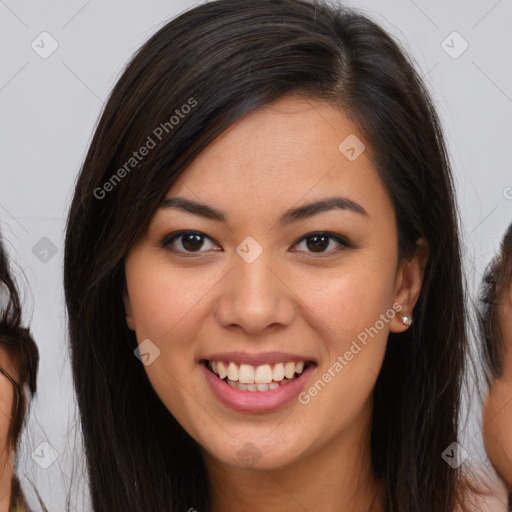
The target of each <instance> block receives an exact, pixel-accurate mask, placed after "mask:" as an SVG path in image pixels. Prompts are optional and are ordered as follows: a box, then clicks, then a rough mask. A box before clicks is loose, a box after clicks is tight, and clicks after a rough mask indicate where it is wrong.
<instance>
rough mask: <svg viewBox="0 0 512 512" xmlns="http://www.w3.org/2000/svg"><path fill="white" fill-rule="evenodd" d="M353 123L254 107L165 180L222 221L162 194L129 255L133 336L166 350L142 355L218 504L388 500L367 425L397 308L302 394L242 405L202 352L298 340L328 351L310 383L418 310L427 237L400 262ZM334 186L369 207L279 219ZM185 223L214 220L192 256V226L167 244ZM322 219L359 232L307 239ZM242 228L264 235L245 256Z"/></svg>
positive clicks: (320, 112) (291, 348) (356, 504)
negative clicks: (319, 247)
mask: <svg viewBox="0 0 512 512" xmlns="http://www.w3.org/2000/svg"><path fill="white" fill-rule="evenodd" d="M350 134H356V135H357V137H358V138H359V139H360V140H362V141H364V137H363V136H362V134H360V133H359V131H358V130H357V128H356V126H355V125H354V124H353V123H352V122H351V121H350V120H349V119H348V117H346V116H345V115H344V113H343V112H341V111H340V110H338V109H334V108H333V107H331V106H329V105H328V104H327V103H325V102H322V101H313V100H306V99H304V98H301V97H300V96H297V95H289V96H286V97H284V98H281V99H279V100H278V101H276V102H274V103H273V104H272V105H268V106H266V107H265V108H263V109H261V110H259V111H257V112H253V113H251V114H249V115H247V116H246V117H244V118H243V119H241V120H239V121H238V122H237V123H236V124H234V125H233V126H231V127H230V129H229V130H227V131H226V132H225V133H223V134H222V135H221V136H220V137H219V138H217V139H216V140H215V141H214V142H213V143H212V144H210V145H209V146H208V147H207V148H206V149H205V150H204V151H203V152H202V153H201V154H200V155H199V156H198V157H197V158H196V160H195V161H194V162H193V163H192V164H191V165H190V166H189V168H188V169H187V170H186V172H185V173H184V174H183V175H182V176H181V177H180V179H179V181H178V182H177V183H175V184H174V185H173V186H172V187H171V189H170V190H169V191H168V194H167V197H171V196H172V197H176V196H180V197H184V198H187V199H191V200H193V201H199V202H202V203H206V204H208V205H211V206H214V207H215V208H217V209H220V210H222V211H224V212H225V213H226V215H227V223H226V224H222V223H220V222H216V221H213V220H208V219H204V218H201V217H199V216H196V215H193V214H191V213H187V212H183V211H179V210H177V209H171V208H167V209H159V210H158V211H157V213H156V214H155V216H154V217H153V219H152V221H151V223H150V226H149V228H148V230H147V232H146V234H145V236H143V238H142V239H140V240H139V241H138V242H137V243H136V244H135V245H134V246H133V248H132V250H131V251H130V252H129V254H128V255H127V257H126V262H125V271H126V280H127V290H128V293H127V294H126V295H125V296H124V303H125V310H126V321H127V324H128V326H129V327H130V328H131V329H133V330H134V331H135V332H136V336H137V340H138V342H139V343H141V342H142V341H143V340H144V339H146V338H149V339H150V340H152V342H153V343H154V344H155V345H157V346H158V347H159V349H160V351H161V353H160V356H159V357H158V358H156V359H155V360H154V362H153V363H152V364H150V365H148V366H145V370H146V372H147V374H148V377H149V379H150V381H151V383H152V385H153V387H154V389H155V391H156V393H157V394H158V396H159V397H160V398H161V400H162V401H163V403H164V404H165V405H166V407H167V408H168V409H169V411H171V413H172V414H173V415H174V416H175V417H176V418H177V420H178V421H179V422H180V423H181V425H183V427H184V428H185V429H186V430H187V432H188V433H189V434H190V435H191V436H192V437H193V438H194V439H195V440H196V441H197V442H198V443H199V445H200V447H201V449H202V453H203V456H204V460H205V465H206V468H207V471H208V474H209V477H210V479H211V482H212V489H213V493H212V502H213V503H212V508H211V511H212V512H220V511H221V510H222V511H223V512H232V511H235V510H236V511H237V512H245V511H251V512H259V511H266V512H269V511H279V512H288V511H296V510H297V509H301V510H302V507H303V508H304V509H306V510H316V511H320V512H326V511H334V510H336V511H337V510H353V511H356V512H357V511H365V512H366V511H368V510H373V511H379V510H383V505H382V498H383V495H382V492H381V491H382V482H378V481H376V479H375V478H374V475H373V474H372V472H371V469H370V452H369V447H370V440H369V428H370V422H371V410H372V390H373V388H374V385H375V381H376V379H377V376H378V374H379V371H380V368H381V365H382V360H383V357H384V352H385V347H386V341H387V337H388V334H389V331H392V332H401V331H404V330H405V329H407V328H408V327H407V326H406V325H404V324H403V322H402V321H401V319H400V318H399V317H398V315H397V316H395V317H394V318H393V319H392V320H391V321H390V322H389V323H385V325H384V328H383V329H381V330H380V331H379V333H378V335H376V336H374V338H373V339H371V341H370V342H369V343H368V344H367V345H366V346H365V347H364V348H363V349H362V350H361V351H360V352H359V353H358V354H357V356H355V357H354V359H353V360H352V361H350V363H349V364H348V365H347V366H346V367H344V368H343V370H342V371H341V372H339V373H338V374H337V376H336V377H335V378H334V379H332V380H331V382H330V383H329V384H328V385H327V386H325V388H324V389H322V391H321V392H320V393H318V395H317V396H315V397H314V398H312V399H311V401H310V403H308V404H307V405H302V404H300V403H299V402H298V401H297V400H293V401H292V402H291V403H289V404H288V405H286V406H285V407H283V408H281V409H279V410H276V411H273V412H270V413H264V414H251V413H241V412H236V411H234V410H231V409H229V408H227V407H226V406H224V405H223V404H222V403H220V402H219V401H218V400H217V398H216V397H215V395H214V394H213V393H212V392H211V391H210V388H209V386H208V383H207V382H206V380H205V378H204V376H203V373H202V369H201V367H200V365H199V360H200V359H201V358H204V357H206V356H207V355H209V354H212V353H214V352H224V351H245V352H250V353H260V352H268V351H284V352H289V353H292V354H298V355H304V356H306V357H305V359H314V360H316V361H317V362H318V367H317V368H316V369H315V372H314V374H313V375H312V376H311V378H310V380H309V382H308V383H307V384H306V388H308V387H309V386H310V385H311V384H312V383H314V382H316V380H317V379H318V378H320V376H321V375H322V374H323V373H324V372H326V371H327V369H328V368H330V367H331V366H332V364H333V363H334V361H336V358H337V357H338V356H339V355H343V354H344V353H345V352H346V351H347V350H348V348H349V347H350V345H351V343H352V341H353V340H355V339H356V337H357V335H358V334H359V333H360V332H362V331H364V329H365V328H366V327H370V326H373V325H374V324H375V322H376V321H377V320H378V319H379V315H381V314H384V313H385V312H386V311H387V310H388V309H390V308H392V305H393V304H394V303H400V304H401V305H402V308H403V309H402V311H403V312H404V313H405V314H410V312H411V311H412V309H413V307H414V304H415V303H416V301H417V299H418V296H419V293H420V290H421V284H422V280H423V275H424V269H425V265H426V263H427V259H428V247H427V245H426V243H425V241H424V240H420V242H419V244H418V249H417V252H416V254H415V255H414V256H413V257H412V258H410V259H409V260H406V261H403V262H400V263H399V262H398V261H397V230H396V220H395V214H394V209H393V206H392V202H391V198H390V196H389V194H388V192H387V189H386V188H385V187H384V185H383V183H382V182H381V180H380V178H379V176H378V174H377V172H376V170H375V169H374V167H373V166H372V164H371V163H370V161H369V159H368V158H367V156H366V154H365V153H364V152H363V154H362V155H361V156H359V158H357V159H356V160H355V161H349V160H348V159H347V158H346V157H345V156H344V155H342V154H341V153H340V151H339V150H338V145H339V144H340V143H341V142H342V141H343V140H344V139H345V138H346V137H347V136H348V135H350ZM367 147H368V145H367ZM333 196H343V197H347V198H349V199H351V200H353V201H355V202H357V203H358V204H359V205H361V206H363V207H364V209H365V210H366V211H367V213H368V216H364V215H361V214H358V213H355V212H352V211H348V210H331V211H327V212H322V213H319V214H317V215H315V216H313V217H310V218H308V219H303V220H300V221H298V222H295V223H293V224H290V225H288V226H284V227H282V226H280V225H279V224H278V223H277V219H278V218H279V217H280V216H281V215H282V214H283V213H284V212H285V211H286V210H288V209H290V208H292V207H297V206H301V205H304V204H307V203H310V202H313V201H315V200H319V199H320V198H325V197H333ZM181 229H183V230H188V229H190V230H196V231H200V232H202V233H204V234H205V235H206V238H204V243H203V246H202V247H199V248H198V249H197V250H196V251H195V252H196V253H197V251H199V252H200V254H199V255H196V257H187V256H186V255H185V256H183V254H184V253H185V252H186V248H184V246H183V245H182V242H183V238H181V239H177V240H175V241H174V242H173V245H172V246H171V247H174V248H175V249H176V250H177V251H181V252H178V253H177V254H173V253H172V252H171V251H170V250H169V248H162V247H161V246H160V245H159V243H160V241H161V240H162V239H163V238H164V237H165V236H166V235H168V234H170V233H172V232H174V231H177V230H181ZM327 230H328V231H331V232H334V233H337V234H340V235H342V236H344V237H346V238H348V239H349V240H350V242H351V243H352V244H353V247H352V248H343V249H342V250H341V251H336V248H338V247H340V244H339V243H338V242H336V241H335V240H334V239H331V241H329V242H326V243H325V246H324V249H323V253H322V252H320V253H318V252H315V249H314V247H313V248H312V244H309V245H308V244H307V240H304V239H303V237H304V235H306V234H309V233H310V232H317V231H327ZM247 236H251V237H253V238H254V239H255V240H256V241H257V242H258V244H259V245H260V246H261V247H262V249H263V252H262V254H261V255H260V256H259V257H258V258H257V259H256V260H255V261H254V262H252V263H250V264H249V263H247V262H246V261H245V260H244V259H242V258H241V257H240V256H239V255H238V253H237V252H236V248H237V246H238V245H239V244H240V243H241V242H242V241H243V240H244V239H245V238H246V237H247ZM186 247H189V246H187V245H186ZM188 252H189V253H190V252H193V250H192V251H190V250H189V251H188ZM246 443H252V444H253V445H254V446H255V447H256V448H257V450H258V452H259V454H260V459H259V460H258V461H257V462H256V463H255V464H254V465H253V466H250V467H247V465H244V463H243V462H241V461H240V460H239V458H238V456H237V454H238V452H239V451H240V450H241V449H242V448H243V447H244V445H245V444H246ZM376 494H379V496H378V498H377V499H376V500H375V502H374V504H373V506H372V505H371V503H372V500H373V499H374V497H375V496H376ZM320 495H321V496H322V499H321V500H319V499H318V496H320Z"/></svg>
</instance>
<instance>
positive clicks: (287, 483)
mask: <svg viewBox="0 0 512 512" xmlns="http://www.w3.org/2000/svg"><path fill="white" fill-rule="evenodd" d="M369 419H371V414H369ZM354 427H356V428H352V429H350V428H349V429H347V430H346V431H344V432H343V433H342V434H340V435H339V436H337V437H336V438H335V439H333V440H332V441H331V442H329V443H327V444H325V445H324V446H323V447H322V448H321V449H319V450H316V451H315V452H314V453H313V454H309V455H303V456H302V457H301V458H300V460H297V461H294V463H293V464H290V465H289V466H286V467H284V468H279V469H274V470H258V469H254V468H250V469H247V468H239V467H233V466H228V465H226V464H224V463H222V462H220V461H219V460H218V459H213V458H212V457H211V455H210V454H208V453H206V452H203V454H204V460H205V465H206V468H207V471H208V474H209V477H210V488H211V511H210V512H221V511H222V512H296V511H297V510H315V511H317V512H335V511H342V510H350V511H352V512H382V511H383V510H384V507H383V495H384V488H383V485H382V482H378V481H377V480H376V479H375V478H374V475H373V471H372V469H371V463H370V443H369V435H368V434H369V422H368V429H367V430H366V432H362V430H364V429H360V424H358V425H354ZM350 430H352V431H350ZM320 496H321V499H320V498H319V497H320Z"/></svg>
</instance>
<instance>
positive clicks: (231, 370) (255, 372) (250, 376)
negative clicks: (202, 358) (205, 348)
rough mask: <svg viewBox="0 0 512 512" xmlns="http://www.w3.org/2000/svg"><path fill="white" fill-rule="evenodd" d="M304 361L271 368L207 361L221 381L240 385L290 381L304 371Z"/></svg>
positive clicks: (264, 365) (268, 366)
mask: <svg viewBox="0 0 512 512" xmlns="http://www.w3.org/2000/svg"><path fill="white" fill-rule="evenodd" d="M304 364H305V361H300V362H298V363H294V362H292V361H290V362H288V363H277V364H275V365H274V367H273V368H272V366H271V365H270V364H263V365H261V366H252V365H250V364H240V365H239V364H237V363H234V362H232V361H229V362H226V361H209V365H210V368H211V369H212V370H213V372H214V373H216V374H217V375H218V376H219V377H220V378H221V379H224V378H225V377H227V378H228V379H229V380H232V381H239V382H240V383H242V384H268V383H270V382H272V381H273V380H274V381H281V380H283V379H284V378H285V377H286V378H287V379H291V378H292V377H294V375H295V374H296V373H297V374H298V375H300V374H301V373H302V372H303V371H304Z"/></svg>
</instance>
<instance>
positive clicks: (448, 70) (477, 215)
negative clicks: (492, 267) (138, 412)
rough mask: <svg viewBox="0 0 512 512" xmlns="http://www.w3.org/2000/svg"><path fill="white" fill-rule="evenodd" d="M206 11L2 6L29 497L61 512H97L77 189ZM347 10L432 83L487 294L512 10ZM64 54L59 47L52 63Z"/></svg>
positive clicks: (507, 102)
mask: <svg viewBox="0 0 512 512" xmlns="http://www.w3.org/2000/svg"><path fill="white" fill-rule="evenodd" d="M193 5H195V3H194V2H190V1H185V0H182V1H177V0H174V1H171V2H169V1H167V2H164V1H161V0H152V1H150V2H142V1H135V0H130V1H124V2H122V1H121V0H115V1H112V0H109V1H100V0H89V1H84V0H71V1H70V0H67V1H64V0H54V1H51V2H49V1H47V2H45V1H36V0H0V43H1V44H0V52H1V60H0V62H1V66H0V119H1V123H0V150H1V152H0V158H1V170H0V219H1V221H0V223H1V228H2V232H3V235H4V238H5V242H6V244H7V248H8V250H9V252H10V254H11V256H12V257H13V258H14V259H15V260H16V262H17V266H16V273H17V274H19V276H20V283H21V285H22V286H23V289H24V291H25V294H24V296H25V300H26V304H27V308H26V313H27V320H31V322H32V323H31V325H32V332H33V334H34V336H35V339H36V341H37V343H38V346H39V351H40V355H41V363H40V373H39V381H38V387H39V390H38V395H37V398H36V400H35V401H34V402H33V407H32V411H31V415H30V419H29V423H28V426H27V429H26V430H25V432H24V436H23V439H22V449H21V451H20V461H19V465H20V467H19V474H20V476H21V478H22V485H23V487H24V489H25V490H26V492H27V495H28V496H32V493H31V492H30V484H29V480H31V481H32V482H34V484H35V485H36V486H37V488H38V489H39V491H40V492H41V494H42V497H43V498H44V500H45V501H46V503H47V505H48V506H49V509H50V510H54V511H60V510H64V502H63V499H64V498H63V497H64V494H65V491H66V489H67V487H68V486H69V485H71V486H72V489H73V496H74V498H73V502H72V510H88V508H89V507H88V505H87V491H86V486H85V485H84V482H83V480H82V479H81V476H80V475H81V473H82V470H83V450H82V447H81V446H80V443H79V439H78V437H77V436H78V434H79V432H78V428H77V427H76V425H77V423H76V418H77V416H76V408H75V402H74V397H73V391H72V383H71V378H70V370H69V357H68V352H67V343H66V330H65V326H66V324H65V322H66V320H65V312H64V307H63V293H62V254H63V253H62V249H63V232H64V225H65V216H66V212H67V209H68V206H69V202H70V198H71V193H72V188H73V184H74V180H75V178H76V175H77V172H78V170H79V167H80V164H81V162H82V160H83V158H84V155H85V151H86V149H87V146H88V143H89V141H90V137H91V134H92V132H93V130H94V126H95V123H96V121H97V119H98V115H99V113H100V111H101V109H102V107H103V102H104V100H105V99H106V97H107V95H108V93H109V91H110V89H111V87H112V86H113V84H114V83H115V80H116V78H117V77H118V76H119V73H120V71H121V70H122V68H123V66H124V65H125V64H126V62H127V59H128V58H129V57H130V56H131V54H132V53H133V52H134V51H135V50H136V49H137V48H138V47H139V46H140V45H141V44H142V43H143V42H144V41H145V40H146V39H147V38H148V37H149V36H151V35H152V34H153V33H154V32H155V31H156V30H157V29H158V28H159V27H160V26H161V25H162V24H164V23H165V21H166V20H168V19H169V18H171V17H173V16H175V15H176V14H178V13H180V12H182V11H183V10H186V9H187V8H189V7H191V6H193ZM345 5H350V6H353V7H357V8H360V9H362V10H363V11H365V12H366V13H367V14H369V15H370V16H371V17H372V18H373V19H375V20H376V21H377V22H379V23H380V24H381V25H382V26H383V27H384V28H386V29H387V30H389V31H390V32H391V33H392V34H394V35H395V37H396V38H398V39H399V40H400V41H401V42H402V43H403V45H404V47H405V48H406V49H407V50H408V51H409V52H410V53H412V55H413V57H414V59H415V61H416V62H417V67H418V69H419V70H420V72H421V74H422V75H424V76H425V77H426V80H427V83H428V85H429V87H430V90H431V92H432V95H433V97H434V100H435V103H436V106H437V108H438V111H439V113H440V115H441V117H442V120H443V124H444V129H445V133H446V138H447V141H448V145H449V150H450V155H451V160H452V164H453V169H454V174H455V181H456V186H457V189H458V194H459V204H460V214H461V219H462V227H463V231H464V254H465V267H466V270H467V273H468V280H469V289H470V291H471V292H473V293H474V292H475V290H476V286H477V284H478V283H479V281H480V279H481V274H482V272H483V270H484V268H485V265H486V264H487V263H488V261H489V260H490V258H491V256H492V255H493V253H494V251H495V250H496V248H497V246H498V243H499V240H500V237H501V236H502V235H503V233H504V231H505V229H506V227H507V226H508V224H509V223H510V222H511V221H512V172H511V170H510V163H509V158H510V153H509V149H510V145H511V143H512V139H511V131H512V130H511V121H510V118H511V116H512V66H511V59H510V51H511V49H512V32H511V31H510V28H509V27H510V24H511V22H512V1H511V0H499V1H496V0H479V1H476V0H473V1H464V2H463V1H462V0H456V1H440V0H436V1H431V2H427V1H425V0H423V1H420V0H416V1H413V0H393V1H388V2H385V3H384V2H379V1H377V0H359V1H352V2H347V3H346V4H345ZM43 32H47V33H48V34H50V35H49V36H48V35H42V36H41V35H40V34H41V33H43ZM453 32H457V34H453ZM52 44H53V45H57V44H58V47H57V49H56V51H55V52H54V53H52V54H51V55H49V56H47V55H46V54H45V52H49V51H50V50H51V49H52ZM466 45H468V48H467V49H466V50H465V51H464V52H462V50H464V48H465V46H466ZM43 57H47V58H43ZM45 251H46V252H45ZM23 275H25V276H26V281H28V284H25V285H23V280H22V279H21V277H22V276H23ZM475 401H476V400H475ZM470 414H471V418H472V421H471V422H470V424H469V426H468V428H467V430H466V431H465V437H464V438H463V439H466V441H464V442H465V443H466V447H467V448H468V450H467V451H468V454H469V457H470V461H471V462H472V463H473V464H474V465H475V466H476V465H484V466H485V465H486V464H487V462H486V461H485V458H484V457H483V455H482V450H481V446H480V445H481V443H480V435H479V426H478V422H479V410H478V406H475V407H474V408H473V409H472V412H470ZM41 443H43V444H41ZM463 444H464V443H463ZM473 444H475V445H476V449H473V448H472V447H471V446H472V445H473ZM55 457H57V458H56V459H55ZM54 459H55V460H54ZM44 466H47V467H44ZM72 476H73V479H72V483H71V484H70V481H71V477H72ZM34 509H35V510H37V509H38V508H37V507H35V504H34Z"/></svg>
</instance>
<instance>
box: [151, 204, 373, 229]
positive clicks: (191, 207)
mask: <svg viewBox="0 0 512 512" xmlns="http://www.w3.org/2000/svg"><path fill="white" fill-rule="evenodd" d="M160 208H176V209H177V210H181V211H184V212H188V213H192V214H194V215H199V216H200V217H204V218H206V219H210V220H215V221H217V222H223V223H224V224H226V222H227V216H226V214H225V213H224V212H222V211H220V210H217V209H216V208H213V207H212V206H208V205H206V204H201V203H196V202H195V201H191V200H190V199H185V198H183V197H168V198H166V199H164V201H163V202H162V204H161V205H160ZM334 209H340V210H348V211H352V212H355V213H358V214H360V215H365V216H367V217H368V216H369V215H368V212H367V211H366V210H365V209H364V208H363V207H362V206H361V205H360V204H359V203H356V202H355V201H352V200H351V199H348V198H346V197H330V198H325V199H321V200H320V201H315V202H314V203H310V204H306V205H304V206H299V207H297V208H292V209H290V210H288V211H287V212H285V213H284V214H283V215H282V216H281V217H280V219H279V224H281V225H283V226H285V225H288V224H292V223H293V222H297V221H299V220H303V219H307V218H309V217H312V216H313V215H317V214H319V213H322V212H327V211H330V210H334Z"/></svg>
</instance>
